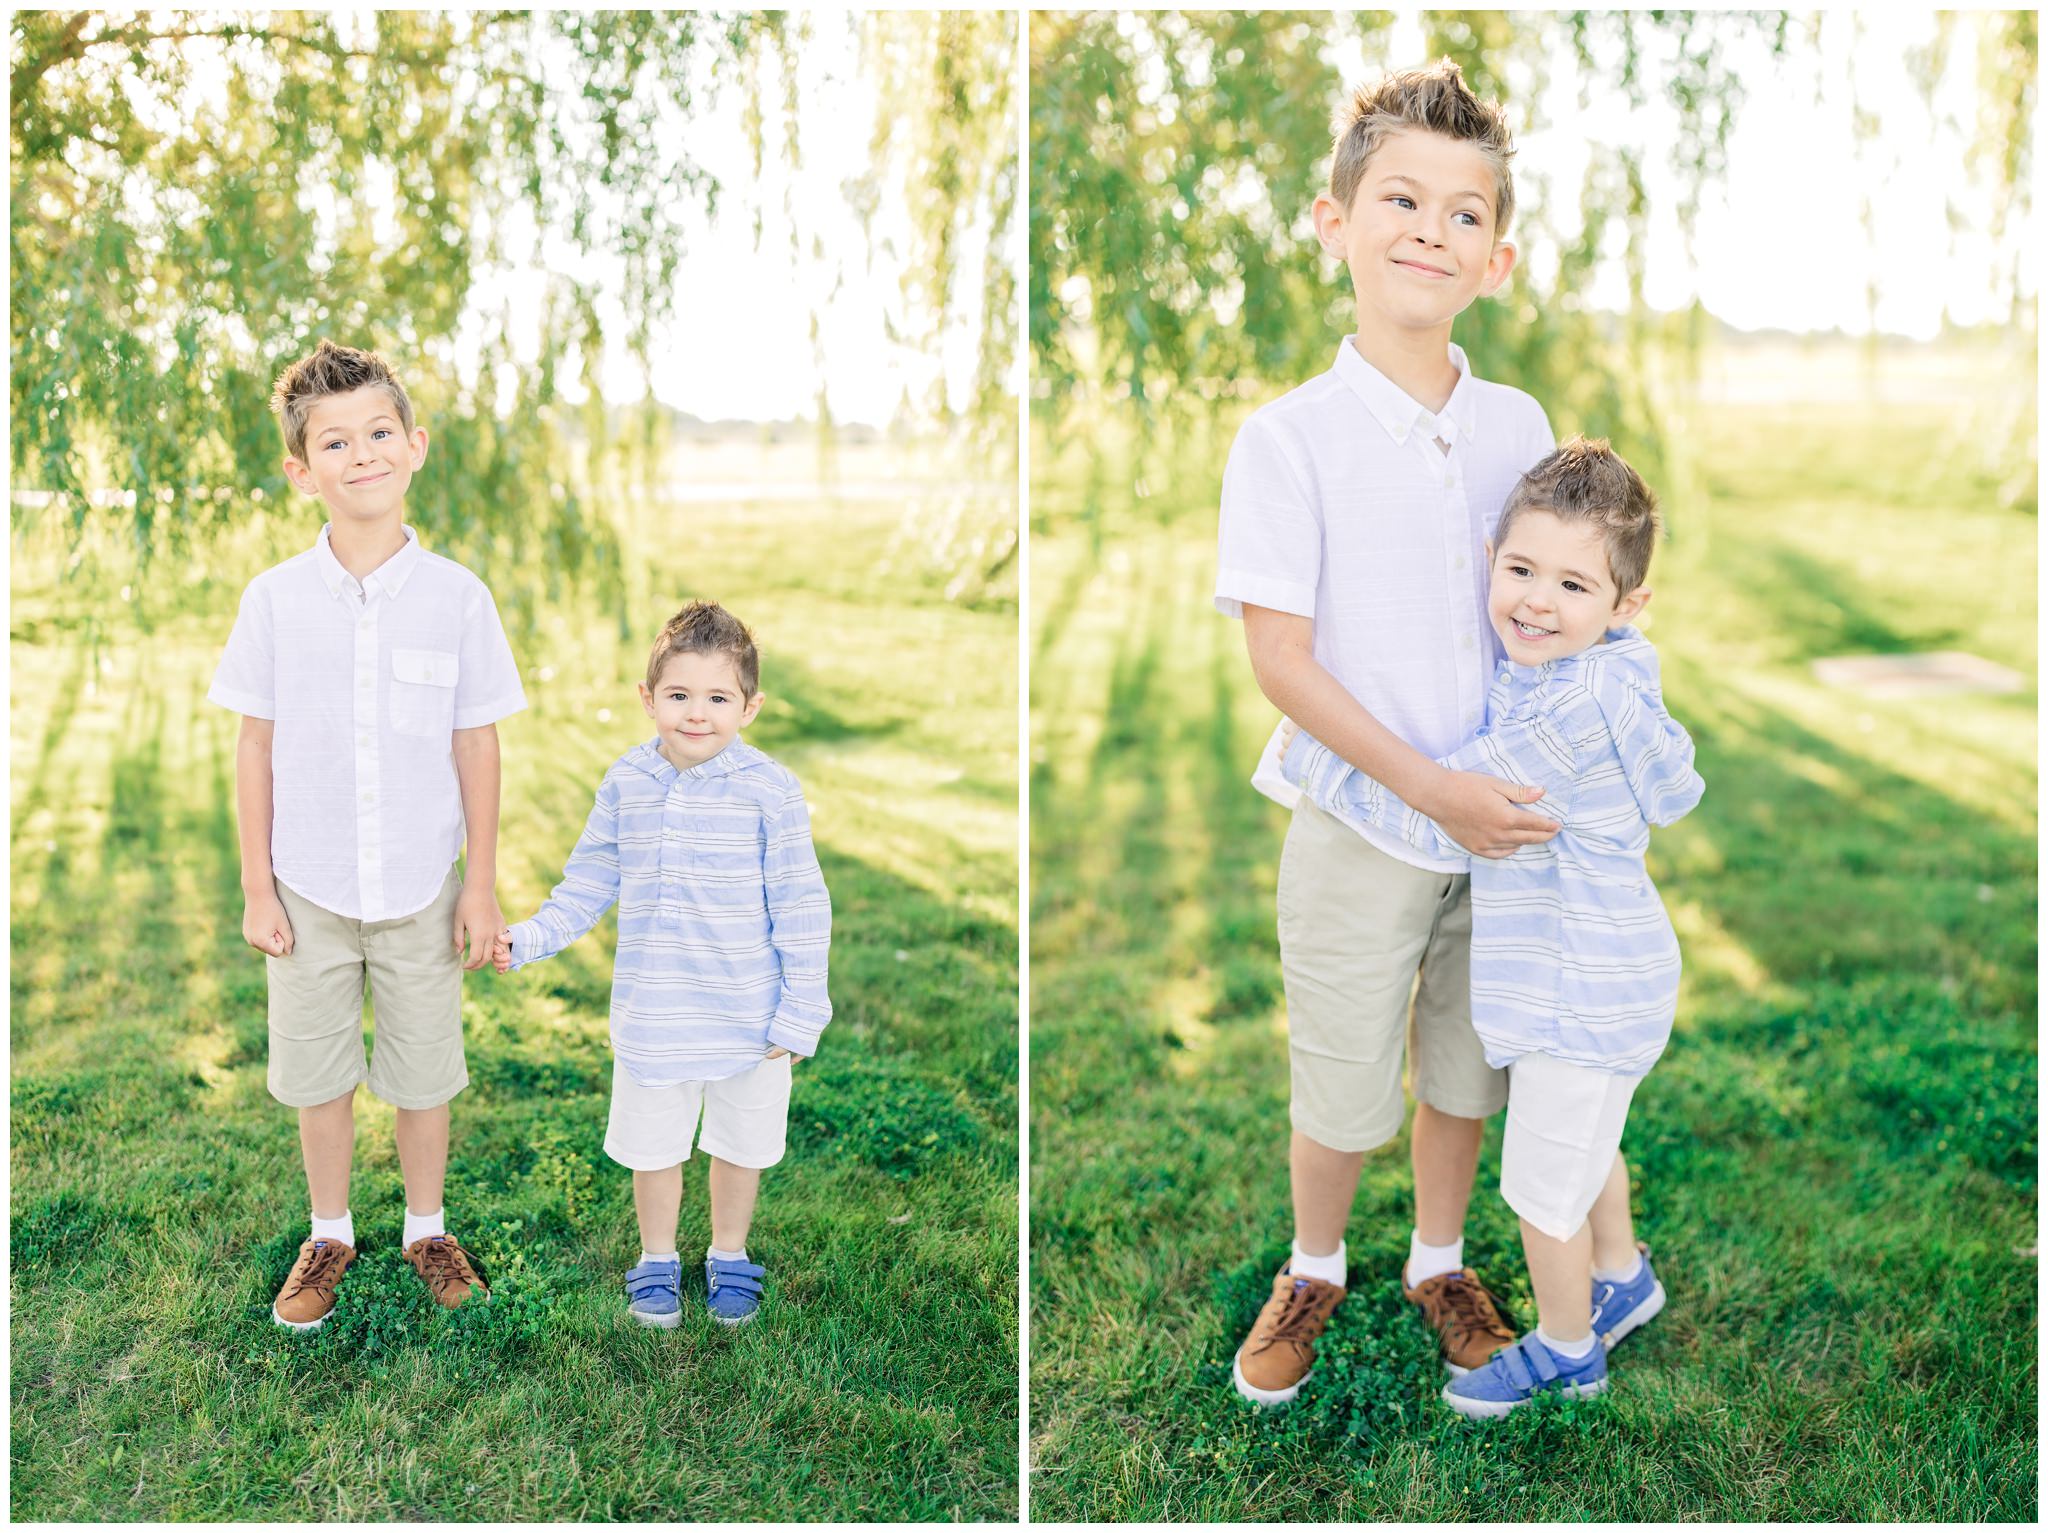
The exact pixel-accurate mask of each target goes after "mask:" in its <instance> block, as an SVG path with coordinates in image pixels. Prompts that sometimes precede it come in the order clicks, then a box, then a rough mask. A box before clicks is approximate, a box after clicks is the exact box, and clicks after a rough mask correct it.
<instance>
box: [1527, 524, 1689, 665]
mask: <svg viewBox="0 0 2048 1533" xmlns="http://www.w3.org/2000/svg"><path fill="white" fill-rule="evenodd" d="M1649 599H1650V588H1649V587H1648V586H1641V587H1638V588H1637V589H1636V590H1634V591H1627V592H1623V593H1620V599H1619V601H1617V600H1616V592H1615V589H1614V577H1613V575H1612V574H1611V573H1609V571H1608V568H1607V540H1606V538H1605V537H1603V536H1602V535H1601V532H1600V529H1599V528H1597V527H1592V526H1588V525H1587V524H1586V523H1584V522H1566V521H1562V520H1560V519H1559V518H1558V516H1557V515H1556V514H1555V513H1554V512H1550V511H1543V510H1538V509H1533V508H1532V509H1530V510H1527V511H1524V512H1522V513H1521V514H1520V515H1519V516H1517V517H1516V518H1515V520H1514V525H1513V526H1511V527H1509V528H1508V532H1507V536H1506V537H1505V538H1503V539H1502V540H1501V544H1500V547H1499V548H1498V549H1496V550H1494V551H1493V585H1492V587H1491V589H1490V590H1489V591H1488V593H1487V598H1486V612H1487V616H1488V617H1489V618H1491V619H1492V621H1493V631H1494V632H1495V633H1497V634H1499V635H1500V642H1501V644H1502V645H1503V646H1504V647H1505V648H1506V650H1507V652H1508V658H1509V659H1510V660H1512V661H1514V662H1515V663H1516V664H1517V665H1541V664H1543V662H1544V661H1546V660H1562V659H1564V658H1565V657H1566V656H1567V655H1576V654H1578V653H1579V651H1581V650H1584V649H1590V648H1591V647H1592V646H1593V645H1595V644H1598V643H1599V642H1600V641H1601V639H1602V638H1603V637H1605V635H1606V633H1607V630H1608V629H1609V628H1613V627H1618V626H1620V625H1622V624H1625V623H1627V622H1629V621H1630V620H1631V619H1633V618H1634V617H1635V615H1636V614H1637V613H1638V612H1640V611H1642V610H1643V604H1644V603H1645V602H1647V601H1649Z"/></svg>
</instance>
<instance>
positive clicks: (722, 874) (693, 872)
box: [661, 810, 761, 907]
mask: <svg viewBox="0 0 2048 1533" xmlns="http://www.w3.org/2000/svg"><path fill="white" fill-rule="evenodd" d="M662 829H663V834H662V838H661V864H662V874H663V876H664V878H666V879H671V880H676V881H679V882H680V883H682V884H684V885H686V886H687V887H688V888H689V890H690V896H691V898H692V900H693V901H695V902H696V903H697V904H699V905H701V906H720V907H736V906H739V905H744V904H747V903H748V902H749V901H750V900H752V901H758V900H759V898H760V882H761V880H760V863H761V851H760V840H759V833H758V829H757V827H756V826H754V825H751V824H749V823H747V822H746V821H744V820H741V819H737V818H734V817H731V816H723V815H716V814H702V813H697V812H693V811H689V810H684V811H681V812H675V813H671V814H670V815H669V816H668V817H667V823H666V824H665V825H664V826H663V827H662Z"/></svg>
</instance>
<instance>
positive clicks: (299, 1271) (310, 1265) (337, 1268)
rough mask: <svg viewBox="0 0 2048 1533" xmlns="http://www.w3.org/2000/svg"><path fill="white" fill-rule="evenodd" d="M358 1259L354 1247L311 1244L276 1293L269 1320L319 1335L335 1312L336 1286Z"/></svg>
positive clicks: (329, 1242)
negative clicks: (351, 1263)
mask: <svg viewBox="0 0 2048 1533" xmlns="http://www.w3.org/2000/svg"><path fill="white" fill-rule="evenodd" d="M355 1259H356V1251H355V1247H354V1246H345V1245H343V1244H342V1243H341V1242H340V1241H338V1240H308V1241H307V1242H306V1243H305V1244H304V1245H302V1246H300V1247H299V1259H298V1260H297V1261H295V1262H293V1263H292V1270H291V1274H290V1276H288V1277H287V1278H286V1279H285V1280H284V1287H282V1288H280V1289H279V1290H278V1291H277V1300H276V1302H275V1303H273V1304H272V1305H271V1306H270V1318H271V1319H273V1320H275V1321H276V1322H277V1323H278V1324H279V1325H287V1326H290V1327H291V1328H292V1329H293V1330H295V1331H317V1330H319V1329H320V1326H321V1323H322V1322H323V1321H325V1320H326V1319H327V1316H328V1314H329V1312H330V1311H332V1310H333V1308H334V1285H335V1284H337V1283H339V1282H340V1281H341V1275H342V1274H343V1273H344V1272H346V1271H348V1264H349V1263H350V1262H352V1261H354V1260H355Z"/></svg>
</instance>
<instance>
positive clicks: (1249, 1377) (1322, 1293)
mask: <svg viewBox="0 0 2048 1533" xmlns="http://www.w3.org/2000/svg"><path fill="white" fill-rule="evenodd" d="M1288 1265H1289V1266H1292V1265H1293V1264H1292V1263H1289V1264H1288ZM1343 1300H1344V1290H1343V1289H1341V1288H1339V1287H1338V1286H1337V1285H1336V1284H1335V1283H1324V1282H1319V1281H1318V1280H1317V1279H1315V1278H1308V1277H1296V1276H1295V1275H1294V1274H1293V1273H1292V1272H1290V1271H1289V1270H1288V1268H1287V1267H1282V1268H1281V1269H1280V1271H1279V1273H1278V1274H1277V1275H1276V1276H1275V1277H1274V1279H1273V1296H1272V1297H1271V1298H1270V1299H1268V1300H1266V1307H1265V1308H1264V1309H1262V1310H1260V1311H1259V1318H1258V1319H1257V1320H1255V1321H1253V1322H1252V1333H1251V1335H1249V1336H1247V1337H1246V1338H1245V1342H1244V1345H1243V1346H1241V1347H1239V1348H1238V1349H1237V1357H1236V1358H1235V1359H1234V1360H1233V1361H1232V1362H1231V1365H1230V1377H1231V1381H1232V1382H1233V1383H1234V1384H1236V1385H1237V1392H1238V1393H1239V1394H1241V1395H1243V1396H1244V1397H1245V1398H1246V1399H1247V1400H1250V1401H1253V1402H1254V1403H1256V1404H1259V1405H1285V1404H1286V1403H1287V1402H1288V1401H1289V1400H1292V1399H1293V1398H1294V1397H1295V1396H1296V1395H1298V1394H1300V1393H1301V1381H1302V1380H1303V1379H1305V1378H1307V1377H1308V1371H1309V1370H1310V1369H1311V1368H1313V1367H1315V1365H1316V1338H1317V1337H1319V1336H1321V1335H1322V1334H1323V1327H1324V1326H1326V1325H1328V1324H1329V1323H1330V1316H1331V1314H1332V1313H1334V1312H1335V1310H1336V1308H1337V1306H1338V1305H1339V1304H1340V1303H1342V1302H1343Z"/></svg>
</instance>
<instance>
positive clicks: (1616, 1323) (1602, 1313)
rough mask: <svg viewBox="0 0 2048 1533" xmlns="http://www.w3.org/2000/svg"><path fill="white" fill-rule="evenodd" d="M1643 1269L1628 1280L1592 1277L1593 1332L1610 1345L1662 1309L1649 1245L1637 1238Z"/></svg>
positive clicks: (1661, 1294) (1659, 1288) (1654, 1316)
mask: <svg viewBox="0 0 2048 1533" xmlns="http://www.w3.org/2000/svg"><path fill="white" fill-rule="evenodd" d="M1636 1249H1637V1250H1638V1251H1640V1252H1642V1253H1643V1270H1642V1271H1641V1272H1638V1273H1637V1274H1636V1276H1635V1281H1634V1282H1630V1283H1603V1282H1601V1281H1600V1279H1598V1278H1595V1279H1593V1334H1594V1335H1595V1336H1598V1337H1599V1338H1600V1340H1601V1342H1602V1344H1603V1345H1605V1346H1607V1347H1610V1348H1611V1347H1612V1346H1613V1345H1614V1344H1615V1343H1616V1342H1617V1341H1620V1340H1621V1338H1622V1337H1624V1336H1626V1335H1628V1333H1629V1332H1630V1331H1633V1330H1635V1329H1636V1328H1637V1327H1638V1326H1641V1325H1643V1324H1645V1323H1646V1322H1648V1321H1651V1320H1654V1319H1656V1318H1657V1315H1658V1313H1659V1312H1660V1311H1661V1310H1662V1309H1663V1308H1664V1285H1663V1284H1662V1283H1660V1282H1658V1281H1657V1274H1656V1273H1654V1272H1652V1271H1651V1270H1650V1248H1649V1247H1648V1246H1646V1245H1644V1244H1643V1243H1642V1242H1641V1241H1640V1240H1639V1241H1637V1242H1636Z"/></svg>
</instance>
